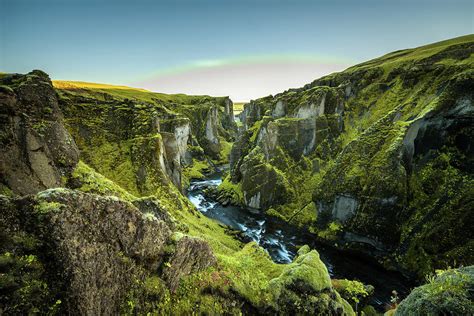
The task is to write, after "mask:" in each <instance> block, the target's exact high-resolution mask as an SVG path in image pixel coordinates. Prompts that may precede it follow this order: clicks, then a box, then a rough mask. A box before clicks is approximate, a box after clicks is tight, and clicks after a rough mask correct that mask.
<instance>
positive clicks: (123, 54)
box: [0, 0, 474, 102]
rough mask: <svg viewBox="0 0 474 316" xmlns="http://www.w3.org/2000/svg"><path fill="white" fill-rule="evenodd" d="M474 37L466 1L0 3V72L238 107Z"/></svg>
mask: <svg viewBox="0 0 474 316" xmlns="http://www.w3.org/2000/svg"><path fill="white" fill-rule="evenodd" d="M472 33H474V1H466V0H443V1H440V0H419V1H417V0H411V1H409V0H398V1H397V0H391V1H384V0H359V1H356V0H345V1H343V0H332V1H330V0H321V1H318V0H312V1H311V0H287V1H282V0H253V1H250V0H174V1H160V0H154V1H152V0H135V1H123V0H117V1H111V0H96V1H93V0H0V71H1V72H18V73H26V72H29V71H31V70H32V69H42V70H44V71H45V72H47V73H48V74H49V75H50V77H51V78H52V79H60V80H77V81H89V82H100V83H110V84H120V85H129V86H133V87H139V88H146V89H149V90H152V91H157V92H164V93H187V94H208V95H214V96H223V95H229V96H230V97H231V98H232V99H233V100H234V102H243V101H249V100H250V99H255V98H258V97H263V96H266V95H269V94H275V93H278V92H282V91H284V90H287V89H288V88H295V87H300V86H303V85H304V84H306V83H308V82H311V81H313V80H314V79H316V78H319V77H321V76H323V75H326V74H329V73H331V72H334V71H341V70H343V69H345V68H347V67H349V66H351V65H354V64H356V63H359V62H362V61H365V60H368V59H371V58H375V57H378V56H380V55H383V54H385V53H388V52H390V51H394V50H398V49H403V48H410V47H416V46H420V45H424V44H428V43H431V42H436V41H440V40H444V39H448V38H452V37H457V36H461V35H467V34H472Z"/></svg>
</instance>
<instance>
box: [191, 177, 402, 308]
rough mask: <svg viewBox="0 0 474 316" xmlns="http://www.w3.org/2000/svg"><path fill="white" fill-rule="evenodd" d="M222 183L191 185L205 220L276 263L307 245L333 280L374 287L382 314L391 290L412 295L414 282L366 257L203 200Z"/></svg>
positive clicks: (252, 213) (287, 259) (214, 180)
mask: <svg viewBox="0 0 474 316" xmlns="http://www.w3.org/2000/svg"><path fill="white" fill-rule="evenodd" d="M220 183H222V178H221V173H215V174H213V175H211V176H209V178H208V179H206V180H196V181H191V184H190V187H189V189H188V194H187V196H188V198H189V200H190V201H191V202H192V203H193V204H194V205H195V206H196V207H197V209H198V210H199V211H200V212H201V213H202V214H204V215H205V216H207V217H209V218H213V219H215V220H217V221H219V222H220V223H222V224H224V225H227V226H229V227H231V228H233V229H235V230H239V231H242V232H243V233H244V234H245V235H246V236H247V237H248V238H249V239H251V240H253V241H255V242H257V243H258V244H259V245H260V246H262V247H263V248H264V249H266V250H267V251H268V253H269V254H270V256H271V258H272V259H273V261H275V262H277V263H289V262H291V261H292V260H293V258H294V257H295V255H296V253H297V249H298V246H302V245H305V244H307V245H309V246H310V247H311V248H314V249H316V250H317V251H318V252H319V254H320V257H321V260H322V261H323V262H324V263H325V264H326V266H327V268H328V271H329V274H330V276H331V278H336V279H349V280H359V281H361V282H363V283H364V284H370V285H372V286H374V288H375V291H374V294H373V295H372V297H371V298H370V301H369V304H370V305H373V306H374V307H375V308H376V309H378V310H379V311H383V310H384V308H385V305H387V304H388V303H389V302H390V296H391V293H392V290H396V291H397V292H398V293H399V296H400V297H404V296H406V295H407V294H408V293H409V291H410V288H409V284H411V282H409V281H408V280H407V279H406V278H404V277H403V276H402V275H401V274H399V273H396V272H392V271H387V270H386V269H384V268H383V267H382V266H381V265H379V264H378V263H376V262H375V261H374V260H371V259H370V258H367V256H363V255H357V254H353V253H348V252H342V251H339V250H336V249H334V248H331V247H328V246H325V245H321V244H318V243H317V242H316V241H315V238H312V237H311V235H310V234H308V233H306V232H304V231H302V230H301V229H297V228H295V227H293V226H291V225H289V224H288V223H286V222H284V221H282V220H280V219H278V218H275V217H272V216H268V215H266V214H263V212H260V211H257V210H252V209H249V208H244V207H239V206H232V205H230V206H223V205H221V204H219V203H218V202H216V201H212V200H210V199H208V198H206V197H205V196H204V194H203V192H202V190H203V189H205V188H206V187H209V186H218V185H219V184H220Z"/></svg>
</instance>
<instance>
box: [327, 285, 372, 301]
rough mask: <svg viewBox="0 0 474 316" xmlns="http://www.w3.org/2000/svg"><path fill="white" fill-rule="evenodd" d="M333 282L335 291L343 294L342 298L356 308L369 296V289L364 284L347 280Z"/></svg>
mask: <svg viewBox="0 0 474 316" xmlns="http://www.w3.org/2000/svg"><path fill="white" fill-rule="evenodd" d="M331 282H332V286H333V287H334V289H335V290H336V291H337V292H339V294H341V297H342V298H344V299H345V300H346V301H348V302H350V303H351V304H352V306H354V307H355V306H356V304H358V303H360V301H361V300H362V299H364V298H366V297H368V296H369V292H368V291H367V287H366V286H364V284H363V283H362V282H359V281H352V280H347V279H343V280H341V279H333V280H331Z"/></svg>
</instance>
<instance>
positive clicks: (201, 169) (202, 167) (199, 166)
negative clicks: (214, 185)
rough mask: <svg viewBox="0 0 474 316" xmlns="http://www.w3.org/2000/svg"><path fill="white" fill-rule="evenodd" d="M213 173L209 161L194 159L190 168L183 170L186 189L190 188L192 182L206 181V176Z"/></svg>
mask: <svg viewBox="0 0 474 316" xmlns="http://www.w3.org/2000/svg"><path fill="white" fill-rule="evenodd" d="M210 171H211V167H210V165H209V163H208V162H207V161H201V160H197V159H193V162H192V163H191V165H190V166H186V167H185V168H184V169H183V180H184V184H185V187H188V186H189V183H190V181H191V180H193V179H194V180H198V179H204V178H205V177H206V176H205V174H206V173H208V172H210Z"/></svg>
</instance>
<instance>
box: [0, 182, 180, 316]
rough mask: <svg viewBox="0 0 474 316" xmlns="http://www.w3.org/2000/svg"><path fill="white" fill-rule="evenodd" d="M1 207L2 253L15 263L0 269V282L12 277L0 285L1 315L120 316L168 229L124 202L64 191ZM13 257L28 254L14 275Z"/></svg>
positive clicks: (153, 265) (156, 259)
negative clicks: (26, 262) (25, 263)
mask: <svg viewBox="0 0 474 316" xmlns="http://www.w3.org/2000/svg"><path fill="white" fill-rule="evenodd" d="M1 211H2V212H1V214H2V218H1V224H2V227H3V228H5V229H6V231H5V233H6V234H5V235H3V236H2V240H1V244H0V248H1V254H2V258H11V259H8V260H11V261H12V262H13V261H14V260H17V261H16V262H14V264H13V263H12V264H7V265H4V266H3V267H2V280H8V279H9V278H10V279H11V281H12V282H13V283H11V284H10V285H9V284H6V283H5V282H4V281H2V284H1V290H0V291H1V292H2V296H1V297H2V302H1V304H2V310H3V312H5V313H20V314H22V313H27V312H32V311H35V310H36V311H37V312H44V313H46V312H48V309H49V308H50V307H54V308H55V309H58V311H59V310H61V311H63V312H66V311H69V312H72V313H77V314H85V315H96V314H115V313H118V312H119V310H120V306H121V305H122V303H123V301H124V300H125V298H126V294H127V292H128V291H129V290H130V289H131V288H132V286H134V284H135V283H136V282H138V281H140V280H142V278H144V277H145V276H146V275H148V274H150V272H151V271H155V270H156V269H157V268H158V266H159V265H160V264H161V263H162V259H163V257H164V254H165V246H166V244H167V242H168V239H169V236H170V234H171V231H170V229H169V227H168V224H166V223H165V222H164V221H161V220H159V219H157V218H156V217H155V216H154V215H153V214H151V213H143V212H141V211H140V210H139V209H137V208H136V207H135V206H133V205H132V204H130V203H129V202H123V201H120V200H118V199H117V198H112V197H101V196H98V195H93V194H86V193H81V192H78V191H71V190H67V189H50V190H47V191H42V192H40V193H38V194H37V195H35V196H28V197H25V198H17V199H10V200H8V199H5V198H2V204H1ZM2 232H3V230H2ZM25 256H26V257H25ZM16 258H30V259H29V260H30V263H29V265H30V266H31V268H30V267H29V266H26V267H25V268H24V269H26V270H25V271H28V270H30V271H31V273H30V272H28V273H27V274H25V275H18V274H16V272H15V269H16V267H17V266H18V264H20V263H19V262H18V259H16ZM36 271H37V272H36ZM34 291H36V292H34ZM35 293H37V294H35ZM34 295H38V298H39V299H35V298H34ZM30 298H31V299H32V301H31V302H28V300H29V299H30ZM57 302H58V303H57ZM56 303H57V304H56ZM36 304H37V305H36ZM55 304H56V305H58V306H55ZM48 305H49V306H48Z"/></svg>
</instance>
